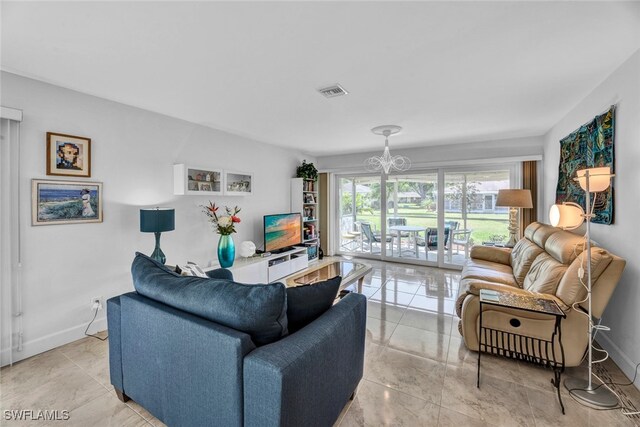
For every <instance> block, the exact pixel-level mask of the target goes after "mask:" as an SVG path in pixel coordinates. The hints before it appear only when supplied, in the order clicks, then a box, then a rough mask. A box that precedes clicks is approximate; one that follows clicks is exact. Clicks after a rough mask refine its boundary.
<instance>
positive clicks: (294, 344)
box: [244, 293, 367, 427]
mask: <svg viewBox="0 0 640 427" xmlns="http://www.w3.org/2000/svg"><path fill="white" fill-rule="evenodd" d="M366 311H367V302H366V297H365V296H364V295H361V294H356V293H350V294H348V295H347V296H345V297H344V298H343V299H342V300H340V302H338V303H337V304H335V305H334V306H333V307H331V308H330V309H329V310H328V311H327V312H325V313H324V314H323V315H322V316H320V317H319V318H318V319H316V320H315V321H313V322H311V323H310V324H308V325H307V326H305V327H304V328H302V329H301V330H299V331H298V332H296V333H294V334H291V335H289V336H287V337H285V338H283V339H281V340H280V341H277V342H275V343H272V344H269V345H265V346H263V347H260V348H258V349H256V350H254V351H253V352H251V353H250V354H249V355H247V356H246V357H245V359H244V424H245V425H248V426H254V425H260V426H274V427H275V426H302V425H304V426H305V427H311V426H327V425H333V423H334V422H335V421H336V419H337V418H338V416H339V414H340V412H341V411H342V409H343V408H344V405H345V404H346V403H347V401H348V399H349V397H350V396H351V395H352V393H353V392H354V391H355V388H356V386H357V385H358V383H359V381H360V379H361V378H362V374H363V363H364V340H365V332H366Z"/></svg>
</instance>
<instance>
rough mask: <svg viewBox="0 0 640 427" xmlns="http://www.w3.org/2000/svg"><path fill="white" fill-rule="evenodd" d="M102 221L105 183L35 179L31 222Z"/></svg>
mask: <svg viewBox="0 0 640 427" xmlns="http://www.w3.org/2000/svg"><path fill="white" fill-rule="evenodd" d="M93 222H102V183H101V182H91V181H56V180H44V179H33V180H31V225H34V226H37V225H54V224H82V223H93Z"/></svg>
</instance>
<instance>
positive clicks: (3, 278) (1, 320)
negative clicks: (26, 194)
mask: <svg viewBox="0 0 640 427" xmlns="http://www.w3.org/2000/svg"><path fill="white" fill-rule="evenodd" d="M21 120H22V112H20V111H19V110H13V109H8V108H5V107H2V111H1V116H0V362H1V363H0V364H1V365H2V366H4V365H7V364H11V363H13V360H14V356H15V352H16V351H22V316H21V314H22V313H21V312H22V289H21V283H20V268H21V257H20V256H21V248H20V227H21V218H20V215H19V214H20V187H19V183H20V181H19V177H20V121H21Z"/></svg>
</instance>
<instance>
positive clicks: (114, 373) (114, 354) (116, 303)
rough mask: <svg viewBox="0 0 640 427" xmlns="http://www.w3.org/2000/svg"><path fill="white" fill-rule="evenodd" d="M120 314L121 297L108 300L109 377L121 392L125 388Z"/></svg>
mask: <svg viewBox="0 0 640 427" xmlns="http://www.w3.org/2000/svg"><path fill="white" fill-rule="evenodd" d="M125 295H126V294H125ZM120 312H121V306H120V296H117V297H113V298H109V299H108V300H107V329H108V330H109V376H110V378H111V384H112V385H113V386H114V387H115V388H116V389H117V390H118V391H120V392H121V391H123V389H124V388H123V385H122V342H121V337H122V333H121V320H120Z"/></svg>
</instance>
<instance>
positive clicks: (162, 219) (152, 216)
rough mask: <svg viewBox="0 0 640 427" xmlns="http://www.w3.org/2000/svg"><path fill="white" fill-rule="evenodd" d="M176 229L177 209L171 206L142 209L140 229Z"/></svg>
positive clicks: (148, 231) (153, 230)
mask: <svg viewBox="0 0 640 427" xmlns="http://www.w3.org/2000/svg"><path fill="white" fill-rule="evenodd" d="M175 229H176V211H175V209H171V208H149V209H140V231H142V232H143V233H161V232H164V231H172V230H175Z"/></svg>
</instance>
